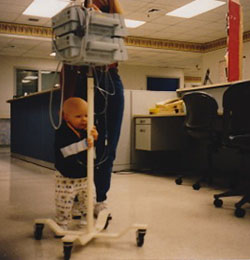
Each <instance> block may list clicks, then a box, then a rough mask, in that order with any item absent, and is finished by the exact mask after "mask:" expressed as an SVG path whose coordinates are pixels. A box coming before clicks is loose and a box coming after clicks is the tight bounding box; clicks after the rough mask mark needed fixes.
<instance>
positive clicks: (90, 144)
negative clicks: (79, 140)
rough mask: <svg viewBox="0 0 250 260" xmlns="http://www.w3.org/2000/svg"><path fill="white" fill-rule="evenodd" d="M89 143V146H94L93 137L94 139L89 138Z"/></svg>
mask: <svg viewBox="0 0 250 260" xmlns="http://www.w3.org/2000/svg"><path fill="white" fill-rule="evenodd" d="M87 143H88V148H91V147H93V145H94V142H93V139H92V138H88V139H87Z"/></svg>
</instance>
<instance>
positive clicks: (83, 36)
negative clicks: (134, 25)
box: [52, 5, 127, 66]
mask: <svg viewBox="0 0 250 260" xmlns="http://www.w3.org/2000/svg"><path fill="white" fill-rule="evenodd" d="M52 30H53V40H52V49H53V51H54V52H55V53H56V58H57V59H59V60H61V61H63V62H64V63H66V64H72V65H98V66H99V65H107V64H111V63H114V62H118V61H124V60H127V50H126V48H125V45H124V37H125V36H126V35H127V34H126V26H125V22H124V19H123V17H122V16H121V15H120V14H109V13H108V14H107V13H99V12H96V11H94V10H92V9H89V8H84V7H81V6H80V5H72V6H70V7H67V8H65V9H64V10H62V11H61V12H60V13H59V14H57V15H55V16H54V17H52Z"/></svg>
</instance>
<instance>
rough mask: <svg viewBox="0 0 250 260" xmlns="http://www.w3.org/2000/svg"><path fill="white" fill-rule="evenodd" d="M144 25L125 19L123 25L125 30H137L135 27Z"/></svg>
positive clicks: (141, 22)
mask: <svg viewBox="0 0 250 260" xmlns="http://www.w3.org/2000/svg"><path fill="white" fill-rule="evenodd" d="M144 23H145V22H144V21H137V20H131V19H125V25H126V27H127V28H137V27H139V26H141V25H143V24H144Z"/></svg>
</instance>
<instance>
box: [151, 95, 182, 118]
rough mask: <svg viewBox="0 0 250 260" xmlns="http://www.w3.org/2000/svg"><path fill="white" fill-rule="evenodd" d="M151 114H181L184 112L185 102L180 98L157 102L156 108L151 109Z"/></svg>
mask: <svg viewBox="0 0 250 260" xmlns="http://www.w3.org/2000/svg"><path fill="white" fill-rule="evenodd" d="M149 113H150V114H168V113H169V114H179V113H182V114H183V113H184V102H183V100H182V99H180V98H175V99H171V100H166V101H163V102H159V103H156V105H155V107H154V108H150V109H149Z"/></svg>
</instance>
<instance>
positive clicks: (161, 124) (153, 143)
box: [134, 113, 187, 151]
mask: <svg viewBox="0 0 250 260" xmlns="http://www.w3.org/2000/svg"><path fill="white" fill-rule="evenodd" d="M184 117H185V114H174V113H173V114H157V115H135V116H134V120H135V124H134V125H135V149H136V150H144V151H166V150H179V149H183V148H184V146H185V144H186V138H187V135H186V134H185V131H184V129H183V122H184Z"/></svg>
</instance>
